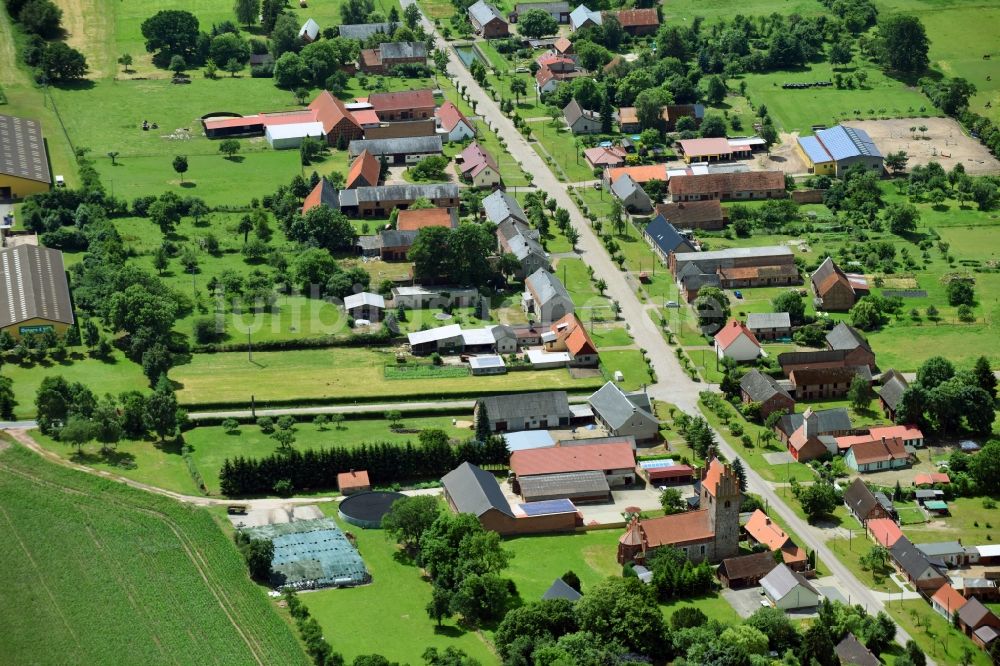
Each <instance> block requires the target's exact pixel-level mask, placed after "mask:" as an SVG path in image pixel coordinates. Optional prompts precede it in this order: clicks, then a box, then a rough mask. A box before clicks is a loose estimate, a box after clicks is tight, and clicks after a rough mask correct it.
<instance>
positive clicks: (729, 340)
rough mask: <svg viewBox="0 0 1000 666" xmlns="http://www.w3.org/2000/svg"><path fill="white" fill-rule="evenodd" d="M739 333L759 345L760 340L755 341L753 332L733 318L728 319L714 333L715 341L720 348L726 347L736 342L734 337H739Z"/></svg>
mask: <svg viewBox="0 0 1000 666" xmlns="http://www.w3.org/2000/svg"><path fill="white" fill-rule="evenodd" d="M740 335H745V336H746V337H748V338H750V342H752V343H754V344H755V345H756V346H758V347H760V342H758V341H757V337H756V336H755V335H754V334H753V332H752V331H751V330H750V329H749V328H747V325H746V324H744V323H743V322H741V321H736V320H735V319H733V320H732V321H730V322H729V323H728V324H726V325H725V326H724V327H723V328H722V330H720V331H719V332H718V333H716V334H715V343H716V344H717V345H719V347H720V348H722V349H726V348H728V347H729V345H731V344H733V343H734V342H736V339H737V338H739V337H740Z"/></svg>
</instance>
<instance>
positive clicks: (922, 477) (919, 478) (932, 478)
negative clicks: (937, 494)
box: [913, 472, 951, 488]
mask: <svg viewBox="0 0 1000 666" xmlns="http://www.w3.org/2000/svg"><path fill="white" fill-rule="evenodd" d="M938 483H940V484H942V485H944V484H946V483H951V477H949V476H948V475H947V474H945V473H944V472H932V473H930V474H917V475H916V476H915V477H913V485H915V486H916V487H918V488H921V487H926V486H933V485H935V484H938Z"/></svg>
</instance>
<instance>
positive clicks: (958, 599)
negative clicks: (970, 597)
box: [931, 583, 966, 624]
mask: <svg viewBox="0 0 1000 666" xmlns="http://www.w3.org/2000/svg"><path fill="white" fill-rule="evenodd" d="M965 604H966V598H965V597H963V596H962V595H961V594H959V593H958V592H956V591H955V588H953V587H952V586H951V584H950V583H945V584H944V585H942V586H941V587H940V588H939V589H938V591H937V592H935V593H934V596H933V597H931V606H933V607H934V610H935V611H936V612H937V613H938V614H939V615H941V616H942V617H944V618H945V619H946V620H948V623H949V624H951V616H952V613H956V612H958V610H959V609H960V608H961V607H962V606H964V605H965Z"/></svg>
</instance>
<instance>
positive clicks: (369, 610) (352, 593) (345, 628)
mask: <svg viewBox="0 0 1000 666" xmlns="http://www.w3.org/2000/svg"><path fill="white" fill-rule="evenodd" d="M320 506H321V508H322V509H323V511H324V512H325V513H326V514H327V515H328V516H330V517H332V518H335V519H336V520H337V522H338V523H339V524H340V526H341V528H342V529H345V530H347V531H349V532H351V533H352V534H353V535H354V536H355V537H356V538H357V546H358V550H359V551H360V552H361V556H362V557H363V558H364V560H365V566H366V567H367V568H368V571H369V572H371V575H372V583H371V584H370V585H363V586H361V587H352V588H344V589H325V590H318V591H316V592H310V593H309V594H304V595H302V597H301V599H302V602H303V603H305V604H306V605H307V606H308V607H309V612H310V613H311V614H312V616H313V617H314V618H316V620H317V621H318V622H319V623H320V625H321V626H322V627H323V634H324V635H325V636H326V639H327V640H328V641H329V642H330V644H331V645H332V646H333V649H334V650H336V651H337V652H340V653H341V654H343V655H344V658H345V659H347V661H348V663H350V662H351V661H353V660H354V658H355V657H357V656H358V655H362V654H372V653H373V652H377V653H379V654H381V655H383V656H385V657H386V658H388V659H390V660H392V661H400V662H407V661H409V662H411V663H412V661H413V660H414V658H415V657H417V656H418V655H420V654H421V653H423V651H424V650H426V649H427V648H428V647H436V648H438V649H439V650H443V649H444V648H446V647H448V646H454V647H456V648H460V649H462V650H464V651H465V652H466V653H467V654H468V655H469V656H470V657H473V658H474V659H477V660H479V661H480V662H482V663H483V664H498V663H499V658H498V657H497V656H496V655H495V654H494V653H493V651H492V646H491V645H490V644H489V643H488V642H487V640H486V638H485V637H484V636H482V635H481V634H480V633H478V632H475V631H469V630H467V629H465V628H463V627H461V626H460V625H458V624H456V623H455V621H454V620H450V619H449V620H445V621H444V622H443V626H442V627H441V628H440V629H438V628H437V627H435V625H434V621H433V620H431V619H430V618H429V617H428V615H427V611H426V610H425V607H426V606H427V603H428V602H429V601H430V599H431V586H430V584H429V583H428V582H427V581H426V580H424V579H423V577H422V576H421V571H420V569H419V568H418V567H417V566H415V565H414V564H412V563H411V562H410V561H409V560H408V559H407V558H406V557H405V555H403V554H402V553H400V552H399V550H398V547H397V546H396V543H395V542H394V541H393V540H392V539H391V538H390V537H389V536H388V535H387V534H386V533H385V532H383V531H382V530H364V529H358V528H356V527H354V526H353V525H347V524H346V523H343V522H342V521H341V520H340V519H339V517H338V516H337V507H336V505H330V504H322V505H320Z"/></svg>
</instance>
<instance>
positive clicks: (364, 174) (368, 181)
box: [344, 150, 382, 190]
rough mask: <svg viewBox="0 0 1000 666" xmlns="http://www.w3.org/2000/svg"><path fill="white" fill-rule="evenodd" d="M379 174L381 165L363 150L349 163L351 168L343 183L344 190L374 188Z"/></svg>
mask: <svg viewBox="0 0 1000 666" xmlns="http://www.w3.org/2000/svg"><path fill="white" fill-rule="evenodd" d="M381 173H382V165H381V164H380V163H379V161H378V160H377V159H375V156H374V155H372V154H371V153H370V152H368V151H367V150H363V151H361V154H360V155H358V156H357V157H355V158H354V161H353V162H351V168H350V170H349V171H348V172H347V180H346V181H345V182H344V189H347V190H353V189H354V188H357V187H375V186H376V185H378V177H379V174H381Z"/></svg>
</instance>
